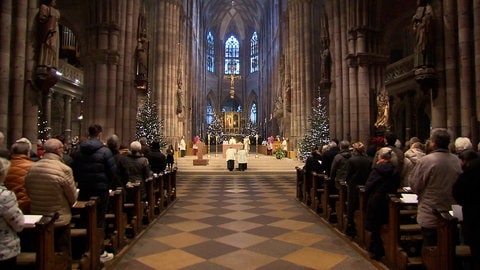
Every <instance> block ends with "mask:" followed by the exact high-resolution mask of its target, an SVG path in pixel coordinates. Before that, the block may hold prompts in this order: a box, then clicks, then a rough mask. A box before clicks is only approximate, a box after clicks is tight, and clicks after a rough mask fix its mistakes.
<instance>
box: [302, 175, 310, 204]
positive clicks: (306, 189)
mask: <svg viewBox="0 0 480 270" xmlns="http://www.w3.org/2000/svg"><path fill="white" fill-rule="evenodd" d="M311 188H312V175H311V174H308V173H307V172H306V171H305V169H304V170H303V183H302V193H303V194H305V195H304V196H303V200H302V203H303V204H304V205H306V206H311V204H312V197H311V193H310V192H311Z"/></svg>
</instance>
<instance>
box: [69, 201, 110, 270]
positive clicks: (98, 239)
mask: <svg viewBox="0 0 480 270" xmlns="http://www.w3.org/2000/svg"><path fill="white" fill-rule="evenodd" d="M97 203H98V198H97V197H92V198H90V200H89V201H77V202H76V203H75V205H74V206H73V207H72V214H74V213H80V217H81V218H82V217H86V220H83V221H84V222H86V224H85V227H83V226H75V227H73V228H71V237H72V243H75V241H80V242H84V246H83V249H82V248H81V247H80V245H76V244H75V245H72V249H73V251H75V249H76V248H80V249H81V251H83V252H82V257H81V258H80V261H79V263H78V264H79V265H78V267H79V268H80V269H82V270H83V269H90V270H97V269H101V268H102V263H101V262H100V249H101V246H102V244H103V238H104V237H103V235H104V232H103V229H101V228H98V227H97ZM79 223H81V222H79ZM77 224H78V223H77ZM82 225H83V224H82ZM73 267H74V268H76V266H75V265H74V266H73Z"/></svg>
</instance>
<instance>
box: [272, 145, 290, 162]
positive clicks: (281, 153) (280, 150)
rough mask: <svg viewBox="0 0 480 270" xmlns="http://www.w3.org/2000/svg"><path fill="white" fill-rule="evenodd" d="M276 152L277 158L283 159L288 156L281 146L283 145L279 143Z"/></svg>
mask: <svg viewBox="0 0 480 270" xmlns="http://www.w3.org/2000/svg"><path fill="white" fill-rule="evenodd" d="M274 154H275V157H276V158H277V159H282V158H284V157H286V156H287V155H286V153H285V151H284V150H283V146H281V145H279V146H278V147H277V149H275V153H274Z"/></svg>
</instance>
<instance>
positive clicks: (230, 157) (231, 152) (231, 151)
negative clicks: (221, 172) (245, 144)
mask: <svg viewBox="0 0 480 270" xmlns="http://www.w3.org/2000/svg"><path fill="white" fill-rule="evenodd" d="M236 153H237V150H235V148H233V146H230V147H229V148H228V149H227V151H225V156H226V160H227V169H228V170H229V171H233V169H234V168H235V154H236Z"/></svg>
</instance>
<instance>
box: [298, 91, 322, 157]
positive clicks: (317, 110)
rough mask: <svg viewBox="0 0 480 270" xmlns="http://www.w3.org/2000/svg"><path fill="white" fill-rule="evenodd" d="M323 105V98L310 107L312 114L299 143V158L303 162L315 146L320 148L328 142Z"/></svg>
mask: <svg viewBox="0 0 480 270" xmlns="http://www.w3.org/2000/svg"><path fill="white" fill-rule="evenodd" d="M325 103H326V98H325V97H318V98H317V99H316V100H315V104H314V105H313V107H312V114H311V115H310V116H309V118H308V128H307V130H306V132H305V135H304V136H303V138H302V139H301V140H300V142H299V158H300V159H301V160H303V161H305V160H306V159H307V157H308V156H309V155H310V153H311V152H312V149H313V148H314V147H315V146H318V147H321V146H322V145H324V144H327V143H328V142H329V141H330V135H329V134H330V128H329V125H328V113H327V106H326V104H325Z"/></svg>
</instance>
